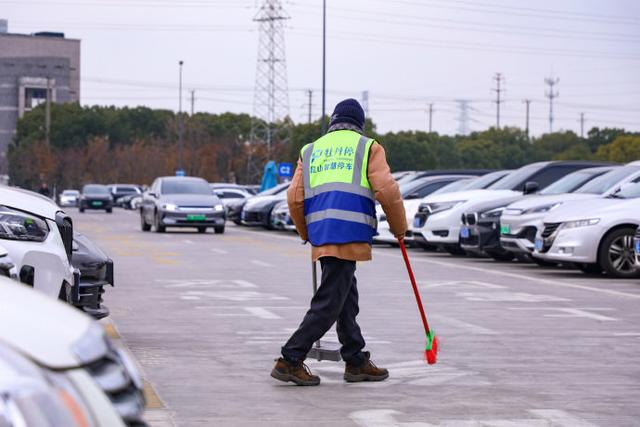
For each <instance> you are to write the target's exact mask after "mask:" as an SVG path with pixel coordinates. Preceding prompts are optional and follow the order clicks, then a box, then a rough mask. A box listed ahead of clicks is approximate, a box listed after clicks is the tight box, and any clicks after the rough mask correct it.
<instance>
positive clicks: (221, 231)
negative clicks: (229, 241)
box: [213, 227, 224, 234]
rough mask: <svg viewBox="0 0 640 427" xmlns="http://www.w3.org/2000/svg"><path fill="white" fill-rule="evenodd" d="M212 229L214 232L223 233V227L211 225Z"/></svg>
mask: <svg viewBox="0 0 640 427" xmlns="http://www.w3.org/2000/svg"><path fill="white" fill-rule="evenodd" d="M213 231H214V232H215V233H216V234H222V233H224V227H213Z"/></svg>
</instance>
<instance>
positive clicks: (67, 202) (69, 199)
mask: <svg viewBox="0 0 640 427" xmlns="http://www.w3.org/2000/svg"><path fill="white" fill-rule="evenodd" d="M79 200H80V192H79V191H78V190H64V191H63V192H62V193H60V196H59V197H58V201H59V205H60V206H61V207H67V206H78V201H79Z"/></svg>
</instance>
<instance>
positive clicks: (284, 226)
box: [271, 200, 296, 231]
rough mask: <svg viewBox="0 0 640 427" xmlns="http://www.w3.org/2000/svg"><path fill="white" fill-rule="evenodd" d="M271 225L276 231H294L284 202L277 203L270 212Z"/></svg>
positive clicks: (287, 205)
mask: <svg viewBox="0 0 640 427" xmlns="http://www.w3.org/2000/svg"><path fill="white" fill-rule="evenodd" d="M271 225H272V226H273V228H275V229H277V230H287V231H296V226H295V225H294V224H293V220H292V219H291V214H290V212H289V204H288V203H287V201H286V200H283V201H281V202H279V203H278V204H277V205H276V206H275V207H274V208H273V210H272V211H271Z"/></svg>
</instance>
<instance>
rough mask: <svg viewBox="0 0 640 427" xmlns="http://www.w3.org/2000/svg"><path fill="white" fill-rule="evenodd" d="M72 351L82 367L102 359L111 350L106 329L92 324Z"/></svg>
mask: <svg viewBox="0 0 640 427" xmlns="http://www.w3.org/2000/svg"><path fill="white" fill-rule="evenodd" d="M72 349H73V353H74V354H75V355H76V357H77V358H78V360H79V361H80V363H81V364H82V365H86V364H88V363H91V362H94V361H96V360H98V359H100V358H101V357H103V356H104V355H105V353H107V351H108V350H109V348H108V343H107V336H106V334H105V332H104V329H102V327H101V326H100V325H98V324H97V323H92V324H91V326H89V329H87V331H86V332H85V333H84V335H82V336H81V337H80V339H79V340H78V341H76V342H75V344H74V345H73V347H72Z"/></svg>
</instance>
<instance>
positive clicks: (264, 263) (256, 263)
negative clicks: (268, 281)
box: [251, 259, 273, 267]
mask: <svg viewBox="0 0 640 427" xmlns="http://www.w3.org/2000/svg"><path fill="white" fill-rule="evenodd" d="M251 263H252V264H255V265H259V266H260V267H273V264H269V263H268V262H264V261H260V260H257V259H254V260H251Z"/></svg>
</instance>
